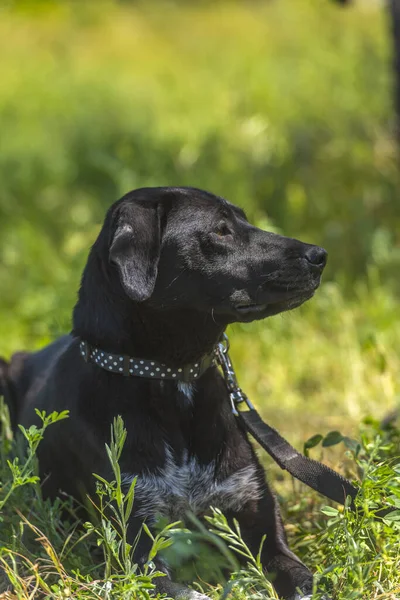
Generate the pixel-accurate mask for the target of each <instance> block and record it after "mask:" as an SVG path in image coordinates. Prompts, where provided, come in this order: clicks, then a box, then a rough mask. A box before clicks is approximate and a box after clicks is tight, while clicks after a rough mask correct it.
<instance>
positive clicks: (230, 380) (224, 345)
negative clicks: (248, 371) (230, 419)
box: [216, 333, 254, 417]
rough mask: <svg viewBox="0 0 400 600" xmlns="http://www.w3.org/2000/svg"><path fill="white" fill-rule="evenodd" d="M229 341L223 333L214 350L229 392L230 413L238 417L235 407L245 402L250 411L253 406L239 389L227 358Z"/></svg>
mask: <svg viewBox="0 0 400 600" xmlns="http://www.w3.org/2000/svg"><path fill="white" fill-rule="evenodd" d="M228 352H229V339H228V336H227V335H226V334H225V333H223V334H222V339H221V340H220V341H219V342H218V345H217V348H216V354H217V361H218V363H219V365H220V366H221V368H222V372H223V374H224V379H225V383H226V387H227V388H228V392H229V400H230V402H231V406H232V412H233V414H234V415H235V417H237V416H238V415H239V412H238V409H237V405H238V404H240V403H241V402H246V404H247V406H248V407H249V408H250V409H253V408H254V406H253V405H252V403H251V402H250V400H249V399H248V397H247V396H246V394H245V393H244V392H243V391H242V389H241V387H240V386H239V384H238V381H237V378H236V373H235V370H234V368H233V365H232V362H231V359H230V358H229V354H228Z"/></svg>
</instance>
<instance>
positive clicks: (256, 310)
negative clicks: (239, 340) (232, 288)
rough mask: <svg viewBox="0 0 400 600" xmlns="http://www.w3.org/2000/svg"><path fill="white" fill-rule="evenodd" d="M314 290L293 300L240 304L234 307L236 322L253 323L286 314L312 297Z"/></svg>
mask: <svg viewBox="0 0 400 600" xmlns="http://www.w3.org/2000/svg"><path fill="white" fill-rule="evenodd" d="M314 292H315V290H311V291H308V292H304V293H303V294H299V295H297V296H296V297H295V298H288V299H285V300H280V301H275V302H268V303H267V302H264V303H262V304H257V303H255V302H240V303H238V304H236V305H235V306H234V310H235V313H236V315H237V317H238V321H253V320H258V319H265V318H266V317H271V316H273V315H277V314H279V313H281V312H286V311H288V310H292V309H293V308H297V307H298V306H300V305H301V304H303V303H304V302H306V301H307V300H309V299H310V298H311V297H312V296H313V295H314Z"/></svg>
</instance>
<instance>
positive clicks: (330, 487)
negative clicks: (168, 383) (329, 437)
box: [216, 334, 358, 506]
mask: <svg viewBox="0 0 400 600" xmlns="http://www.w3.org/2000/svg"><path fill="white" fill-rule="evenodd" d="M228 352H229V340H228V338H227V336H226V335H225V334H224V336H223V340H222V341H221V342H220V343H219V344H218V346H217V349H216V354H217V360H218V363H219V365H220V366H221V368H222V371H223V374H224V378H225V383H226V386H227V388H228V392H229V399H230V402H231V406H232V412H233V414H234V415H235V416H236V417H237V418H238V419H239V420H240V422H241V423H242V424H243V426H244V428H245V430H246V431H248V432H249V433H250V434H251V435H252V436H253V437H254V439H255V440H257V442H258V443H259V444H260V445H261V446H262V447H263V448H264V450H266V451H267V452H268V454H269V455H270V456H271V457H272V458H273V459H274V461H275V462H276V463H277V464H278V465H279V466H280V468H281V469H284V470H286V471H288V473H290V474H291V475H293V477H295V478H296V479H299V481H301V482H303V483H305V484H306V485H308V486H309V487H311V488H312V489H313V490H316V491H317V492H318V493H319V494H322V495H323V496H326V497H327V498H329V499H330V500H334V501H335V502H338V503H339V504H344V503H345V500H346V498H347V497H348V496H350V497H351V498H352V503H351V505H352V506H353V500H354V499H355V497H356V496H357V493H358V489H357V488H356V487H355V486H354V485H353V484H352V483H351V482H350V481H349V480H348V479H346V478H345V477H343V476H342V475H340V474H339V473H337V472H336V471H334V470H333V469H330V468H329V467H327V466H326V465H324V464H323V463H321V462H318V461H317V460H313V459H311V458H307V456H304V455H303V454H300V452H298V451H297V450H296V449H295V448H293V446H292V445H291V444H289V442H288V441H287V440H285V438H283V437H282V436H281V435H280V433H278V431H277V430H276V429H274V428H273V427H271V426H270V425H268V424H267V423H265V422H264V421H263V420H262V419H261V417H260V415H259V414H258V412H257V411H256V409H255V408H254V406H253V405H252V403H251V402H250V400H249V399H248V397H247V396H246V394H245V393H244V392H243V391H242V389H241V388H240V386H239V384H238V382H237V379H236V374H235V371H234V369H233V366H232V362H231V360H230V358H229V354H228ZM241 402H245V403H246V404H247V406H248V408H249V410H247V411H239V410H238V404H240V403H241Z"/></svg>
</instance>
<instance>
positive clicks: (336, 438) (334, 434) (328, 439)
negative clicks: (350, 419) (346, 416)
mask: <svg viewBox="0 0 400 600" xmlns="http://www.w3.org/2000/svg"><path fill="white" fill-rule="evenodd" d="M343 440H344V436H343V435H342V434H341V433H340V431H330V432H329V433H328V434H327V435H326V436H325V437H324V439H323V441H322V446H323V447H324V448H328V447H329V446H336V444H340V442H343Z"/></svg>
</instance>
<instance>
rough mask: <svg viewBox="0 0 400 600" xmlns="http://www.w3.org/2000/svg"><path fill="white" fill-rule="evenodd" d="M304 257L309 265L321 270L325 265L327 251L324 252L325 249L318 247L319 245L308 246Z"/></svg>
mask: <svg viewBox="0 0 400 600" xmlns="http://www.w3.org/2000/svg"><path fill="white" fill-rule="evenodd" d="M304 257H305V259H306V260H307V262H309V263H310V265H312V266H313V267H316V268H318V269H321V271H322V269H323V268H324V267H325V265H326V261H327V258H328V253H327V252H326V250H324V249H323V248H320V247H319V246H311V247H310V248H308V250H307V252H306V253H305V255H304Z"/></svg>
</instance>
